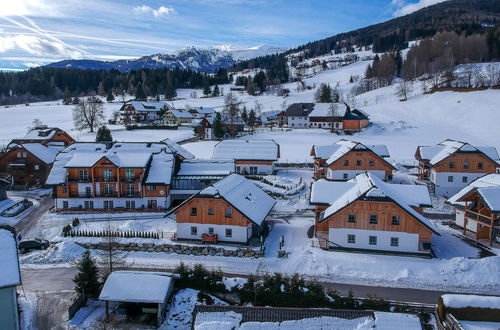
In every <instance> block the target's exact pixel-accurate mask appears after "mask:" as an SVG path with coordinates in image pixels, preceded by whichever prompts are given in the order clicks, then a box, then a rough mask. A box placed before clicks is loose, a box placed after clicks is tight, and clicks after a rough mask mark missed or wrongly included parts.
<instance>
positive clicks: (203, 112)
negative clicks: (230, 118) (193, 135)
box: [189, 107, 216, 119]
mask: <svg viewBox="0 0 500 330" xmlns="http://www.w3.org/2000/svg"><path fill="white" fill-rule="evenodd" d="M189 113H190V114H192V115H193V118H198V119H200V118H211V117H215V114H216V111H215V109H214V108H205V107H194V108H191V109H189Z"/></svg>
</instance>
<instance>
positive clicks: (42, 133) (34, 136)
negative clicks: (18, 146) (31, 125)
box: [19, 127, 64, 140]
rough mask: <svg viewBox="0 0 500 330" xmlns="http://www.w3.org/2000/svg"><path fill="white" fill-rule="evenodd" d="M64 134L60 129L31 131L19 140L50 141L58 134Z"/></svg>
mask: <svg viewBox="0 0 500 330" xmlns="http://www.w3.org/2000/svg"><path fill="white" fill-rule="evenodd" d="M59 132H64V131H63V130H62V129H60V128H58V127H46V128H37V129H32V130H31V131H29V132H28V133H27V134H26V135H25V136H24V137H23V138H22V139H19V140H50V139H52V138H53V137H54V135H56V133H59Z"/></svg>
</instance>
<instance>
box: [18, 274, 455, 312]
mask: <svg viewBox="0 0 500 330" xmlns="http://www.w3.org/2000/svg"><path fill="white" fill-rule="evenodd" d="M141 270H146V269H141ZM147 270H151V271H173V269H147ZM75 273H76V268H75V267H50V268H22V269H21V275H22V281H23V287H24V290H25V291H27V292H65V291H70V290H73V288H74V284H73V277H74V276H75ZM223 274H224V276H226V277H247V276H248V275H241V274H232V273H223ZM320 284H321V285H323V287H325V288H327V289H334V290H337V291H338V292H339V293H340V294H341V295H347V294H348V292H349V291H350V290H352V291H353V293H354V296H355V297H359V298H362V297H367V296H368V295H374V294H375V295H377V296H379V297H381V298H384V299H388V300H395V301H403V302H415V303H425V304H435V303H436V302H437V298H438V297H439V296H440V295H442V294H444V293H449V292H444V291H433V290H419V289H406V288H390V287H376V286H365V285H354V284H340V283H328V282H320Z"/></svg>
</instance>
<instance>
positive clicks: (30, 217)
mask: <svg viewBox="0 0 500 330" xmlns="http://www.w3.org/2000/svg"><path fill="white" fill-rule="evenodd" d="M38 202H39V204H38V205H33V206H32V208H34V209H32V210H31V211H30V213H28V214H27V215H26V216H25V217H24V218H22V219H21V220H19V221H18V222H17V223H16V224H15V225H14V228H15V229H16V233H17V234H21V236H23V238H24V237H25V236H26V234H27V233H28V232H29V231H30V229H32V228H33V227H35V226H36V225H37V224H38V220H40V218H41V217H42V216H43V215H44V214H45V213H47V211H48V210H49V209H50V208H51V207H52V205H54V199H53V198H52V197H50V196H49V197H43V198H39V199H38Z"/></svg>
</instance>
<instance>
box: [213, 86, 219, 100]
mask: <svg viewBox="0 0 500 330" xmlns="http://www.w3.org/2000/svg"><path fill="white" fill-rule="evenodd" d="M219 95H220V90H219V85H215V86H214V90H213V91H212V96H214V97H215V96H219Z"/></svg>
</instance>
